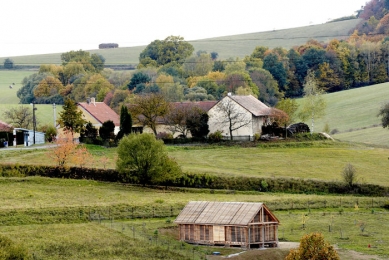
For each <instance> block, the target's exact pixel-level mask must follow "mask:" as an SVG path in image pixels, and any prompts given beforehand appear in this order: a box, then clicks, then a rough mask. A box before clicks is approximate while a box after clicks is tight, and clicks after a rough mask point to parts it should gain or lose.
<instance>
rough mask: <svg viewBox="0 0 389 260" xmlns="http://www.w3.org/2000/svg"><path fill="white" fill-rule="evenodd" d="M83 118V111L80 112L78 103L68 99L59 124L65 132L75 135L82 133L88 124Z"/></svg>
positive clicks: (60, 114) (60, 115)
mask: <svg viewBox="0 0 389 260" xmlns="http://www.w3.org/2000/svg"><path fill="white" fill-rule="evenodd" d="M82 117H83V115H82V111H81V110H78V108H77V105H76V103H75V102H74V101H73V100H71V99H69V98H68V99H66V100H65V104H64V105H63V108H62V111H61V112H60V113H59V119H58V123H59V124H60V126H61V127H62V128H63V129H64V130H65V131H69V132H71V133H72V135H73V134H74V133H80V132H81V131H82V129H83V128H84V125H85V124H86V123H87V122H86V120H84V119H83V118H82Z"/></svg>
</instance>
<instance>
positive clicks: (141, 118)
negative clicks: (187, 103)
mask: <svg viewBox="0 0 389 260" xmlns="http://www.w3.org/2000/svg"><path fill="white" fill-rule="evenodd" d="M169 109H170V106H169V103H168V102H167V101H166V100H165V98H164V97H163V96H162V95H160V94H154V93H152V94H147V95H137V96H135V98H134V100H133V102H132V105H131V106H130V113H131V115H133V116H134V121H137V122H138V123H140V124H142V125H143V126H148V127H150V129H151V130H152V131H153V133H154V134H155V136H157V124H158V119H159V118H163V117H164V116H165V115H166V114H167V113H168V112H169Z"/></svg>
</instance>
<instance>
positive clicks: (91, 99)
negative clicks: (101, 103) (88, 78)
mask: <svg viewBox="0 0 389 260" xmlns="http://www.w3.org/2000/svg"><path fill="white" fill-rule="evenodd" d="M90 102H91V103H92V104H93V105H95V106H96V102H95V98H94V97H92V98H90Z"/></svg>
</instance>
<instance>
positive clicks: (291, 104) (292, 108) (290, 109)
mask: <svg viewBox="0 0 389 260" xmlns="http://www.w3.org/2000/svg"><path fill="white" fill-rule="evenodd" d="M276 108H278V109H280V110H282V111H284V112H285V113H286V114H287V115H288V121H287V122H286V124H292V123H293V122H294V121H295V120H296V111H297V109H298V104H297V102H296V100H295V99H290V98H285V99H282V100H281V101H279V102H278V103H277V105H276Z"/></svg>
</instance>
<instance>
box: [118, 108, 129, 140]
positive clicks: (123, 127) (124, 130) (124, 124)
mask: <svg viewBox="0 0 389 260" xmlns="http://www.w3.org/2000/svg"><path fill="white" fill-rule="evenodd" d="M131 131H132V117H131V114H130V113H129V112H128V108H127V107H126V106H122V107H121V109H120V131H119V133H118V134H117V136H116V139H119V140H120V139H122V138H123V136H125V135H128V134H131Z"/></svg>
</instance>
